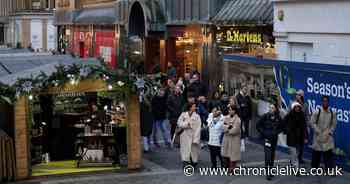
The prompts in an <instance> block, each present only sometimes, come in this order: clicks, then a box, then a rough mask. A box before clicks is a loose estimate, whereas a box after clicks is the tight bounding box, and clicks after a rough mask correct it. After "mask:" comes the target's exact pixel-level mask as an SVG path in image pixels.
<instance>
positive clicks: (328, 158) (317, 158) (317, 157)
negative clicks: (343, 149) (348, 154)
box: [311, 150, 335, 168]
mask: <svg viewBox="0 0 350 184" xmlns="http://www.w3.org/2000/svg"><path fill="white" fill-rule="evenodd" d="M321 156H322V157H323V162H324V165H325V167H326V168H334V167H335V163H334V160H333V151H332V150H328V151H316V150H312V161H311V167H312V168H319V167H320V163H321Z"/></svg>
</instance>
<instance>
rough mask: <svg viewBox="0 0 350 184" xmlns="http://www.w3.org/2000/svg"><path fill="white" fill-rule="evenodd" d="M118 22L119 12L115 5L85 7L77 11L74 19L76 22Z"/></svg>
mask: <svg viewBox="0 0 350 184" xmlns="http://www.w3.org/2000/svg"><path fill="white" fill-rule="evenodd" d="M116 22H117V13H116V8H115V7H114V6H113V7H103V8H102V7H100V8H89V9H83V10H80V11H77V16H76V18H75V19H74V23H75V24H94V25H106V24H115V23H116Z"/></svg>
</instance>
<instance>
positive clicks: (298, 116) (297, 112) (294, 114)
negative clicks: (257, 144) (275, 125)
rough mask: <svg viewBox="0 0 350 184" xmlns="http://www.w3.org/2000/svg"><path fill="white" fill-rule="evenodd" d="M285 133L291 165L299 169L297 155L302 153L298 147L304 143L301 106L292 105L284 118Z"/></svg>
mask: <svg viewBox="0 0 350 184" xmlns="http://www.w3.org/2000/svg"><path fill="white" fill-rule="evenodd" d="M284 123H285V131H286V134H287V145H288V147H289V151H290V156H291V159H290V160H291V164H292V165H293V166H294V167H296V168H299V160H298V155H299V152H300V151H302V150H301V149H300V145H304V142H305V139H306V137H305V128H306V125H305V124H306V121H305V116H304V112H303V111H302V105H301V104H299V103H298V102H294V103H293V104H292V109H291V111H290V112H289V113H288V114H287V115H286V116H285V117H284Z"/></svg>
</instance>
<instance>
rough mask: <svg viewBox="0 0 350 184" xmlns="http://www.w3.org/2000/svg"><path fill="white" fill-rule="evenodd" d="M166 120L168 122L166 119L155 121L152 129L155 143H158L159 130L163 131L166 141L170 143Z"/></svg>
mask: <svg viewBox="0 0 350 184" xmlns="http://www.w3.org/2000/svg"><path fill="white" fill-rule="evenodd" d="M165 122H166V121H165V120H156V121H155V122H154V123H153V131H152V137H153V144H158V139H157V133H158V131H159V130H160V131H161V132H162V136H163V140H164V143H165V144H167V145H169V144H170V138H169V132H168V131H167V128H166V123H165Z"/></svg>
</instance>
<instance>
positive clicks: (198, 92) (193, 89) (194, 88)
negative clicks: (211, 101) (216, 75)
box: [188, 74, 208, 99]
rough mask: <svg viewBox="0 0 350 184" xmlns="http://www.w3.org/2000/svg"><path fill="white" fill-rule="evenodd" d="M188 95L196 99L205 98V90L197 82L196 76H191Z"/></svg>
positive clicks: (203, 86) (204, 87) (200, 83)
mask: <svg viewBox="0 0 350 184" xmlns="http://www.w3.org/2000/svg"><path fill="white" fill-rule="evenodd" d="M188 93H192V94H193V95H194V97H195V98H196V99H198V97H199V96H207V93H208V92H207V88H206V86H205V85H204V84H203V83H202V82H201V81H200V80H199V75H198V74H195V75H193V77H192V80H191V82H190V85H189V86H188Z"/></svg>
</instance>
